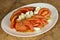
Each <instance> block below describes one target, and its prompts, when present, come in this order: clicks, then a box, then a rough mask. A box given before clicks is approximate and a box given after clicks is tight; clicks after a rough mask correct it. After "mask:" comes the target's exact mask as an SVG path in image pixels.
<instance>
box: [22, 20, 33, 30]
mask: <svg viewBox="0 0 60 40" xmlns="http://www.w3.org/2000/svg"><path fill="white" fill-rule="evenodd" d="M23 24H24V25H25V26H27V27H28V28H29V29H30V30H32V31H34V27H33V25H32V24H31V23H30V22H29V21H28V20H25V21H23Z"/></svg>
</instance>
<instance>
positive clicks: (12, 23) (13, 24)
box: [10, 16, 17, 28]
mask: <svg viewBox="0 0 60 40" xmlns="http://www.w3.org/2000/svg"><path fill="white" fill-rule="evenodd" d="M16 18H17V16H15V17H14V18H13V19H12V21H11V25H10V27H11V28H14V27H15V20H16Z"/></svg>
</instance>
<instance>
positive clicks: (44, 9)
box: [38, 8, 51, 18]
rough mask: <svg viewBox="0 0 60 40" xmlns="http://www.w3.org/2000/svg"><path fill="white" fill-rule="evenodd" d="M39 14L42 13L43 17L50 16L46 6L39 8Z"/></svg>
mask: <svg viewBox="0 0 60 40" xmlns="http://www.w3.org/2000/svg"><path fill="white" fill-rule="evenodd" d="M38 14H39V15H42V16H43V17H45V18H47V17H49V16H50V14H51V13H50V10H49V9H48V8H41V9H40V11H39V12H38Z"/></svg>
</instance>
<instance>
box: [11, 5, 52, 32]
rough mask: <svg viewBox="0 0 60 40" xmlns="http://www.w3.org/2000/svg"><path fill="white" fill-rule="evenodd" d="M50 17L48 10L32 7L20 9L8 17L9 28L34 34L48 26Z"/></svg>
mask: <svg viewBox="0 0 60 40" xmlns="http://www.w3.org/2000/svg"><path fill="white" fill-rule="evenodd" d="M50 15H51V12H50V10H49V9H48V8H41V7H32V6H31V7H24V8H20V9H18V10H17V11H15V12H14V13H13V14H12V16H11V17H10V22H11V24H10V27H11V29H13V28H14V29H16V30H17V31H20V32H34V31H36V30H40V29H41V28H43V27H44V26H46V25H47V24H48V20H50V19H49V18H50Z"/></svg>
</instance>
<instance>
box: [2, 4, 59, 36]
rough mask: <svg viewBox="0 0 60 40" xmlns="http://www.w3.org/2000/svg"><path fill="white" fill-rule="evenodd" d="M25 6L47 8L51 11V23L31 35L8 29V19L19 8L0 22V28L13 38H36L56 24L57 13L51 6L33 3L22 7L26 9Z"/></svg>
mask: <svg viewBox="0 0 60 40" xmlns="http://www.w3.org/2000/svg"><path fill="white" fill-rule="evenodd" d="M26 6H35V7H45V8H49V9H50V11H51V21H50V22H49V24H48V25H46V27H44V28H43V29H42V30H41V31H39V32H33V33H21V32H17V31H16V30H15V29H11V28H10V17H11V15H12V14H13V12H14V11H16V10H18V9H19V8H20V7H19V8H17V9H15V10H13V11H11V12H9V13H8V14H7V15H6V16H5V17H4V18H3V20H2V22H1V27H2V29H3V30H4V31H5V32H6V33H8V34H10V35H13V36H17V37H33V36H37V35H41V34H43V33H45V32H47V31H49V30H50V29H51V28H52V27H53V26H54V25H55V24H56V22H57V20H58V11H57V9H56V8H55V7H54V6H52V5H51V4H48V3H33V4H29V5H25V6H22V7H26Z"/></svg>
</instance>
